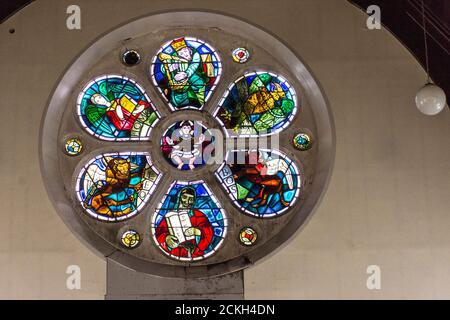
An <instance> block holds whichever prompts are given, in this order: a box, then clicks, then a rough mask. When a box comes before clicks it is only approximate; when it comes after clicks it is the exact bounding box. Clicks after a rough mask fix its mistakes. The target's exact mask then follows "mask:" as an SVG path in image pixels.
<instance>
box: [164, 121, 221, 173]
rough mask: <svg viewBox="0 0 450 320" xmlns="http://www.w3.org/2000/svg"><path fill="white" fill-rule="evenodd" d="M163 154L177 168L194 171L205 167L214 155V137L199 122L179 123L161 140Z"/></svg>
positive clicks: (168, 130) (171, 127)
mask: <svg viewBox="0 0 450 320" xmlns="http://www.w3.org/2000/svg"><path fill="white" fill-rule="evenodd" d="M161 152H162V153H163V155H164V158H165V159H166V160H167V162H169V163H170V164H171V165H172V166H174V167H175V168H177V169H179V170H194V169H195V168H198V167H201V166H203V165H205V164H206V162H207V161H208V160H209V159H210V158H211V156H212V155H213V152H214V137H213V136H212V135H211V132H210V131H209V130H208V129H207V128H206V127H205V126H204V125H202V124H201V122H199V121H190V120H184V121H179V122H176V123H174V124H173V125H172V126H170V127H169V129H167V131H166V132H165V133H164V135H163V137H162V138H161Z"/></svg>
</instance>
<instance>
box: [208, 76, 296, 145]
mask: <svg viewBox="0 0 450 320" xmlns="http://www.w3.org/2000/svg"><path fill="white" fill-rule="evenodd" d="M296 111H297V99H296V94H295V92H294V89H293V88H292V87H291V86H290V84H289V83H288V82H287V81H286V80H285V79H284V78H283V77H281V76H279V75H276V74H273V73H270V72H253V73H247V74H245V75H244V76H242V77H240V78H239V79H237V80H236V81H235V82H234V83H232V84H231V85H230V86H229V87H228V89H227V91H226V92H225V95H224V96H223V98H222V99H221V100H220V102H219V107H218V108H217V109H216V111H215V112H214V116H215V117H216V119H217V120H218V121H219V122H220V123H221V124H222V125H223V126H224V127H225V129H228V130H227V134H228V135H230V136H264V135H270V134H273V133H276V132H279V131H281V130H283V129H284V128H285V127H287V126H288V125H289V123H290V122H291V120H292V118H293V117H294V115H295V113H296Z"/></svg>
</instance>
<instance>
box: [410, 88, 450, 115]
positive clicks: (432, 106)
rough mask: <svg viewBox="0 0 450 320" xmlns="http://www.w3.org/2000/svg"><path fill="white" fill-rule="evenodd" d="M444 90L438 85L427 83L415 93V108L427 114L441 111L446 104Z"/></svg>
mask: <svg viewBox="0 0 450 320" xmlns="http://www.w3.org/2000/svg"><path fill="white" fill-rule="evenodd" d="M446 100H447V98H446V96H445V92H444V90H442V89H441V88H439V87H438V86H436V85H434V84H432V83H427V84H426V85H425V86H424V87H423V88H422V89H420V90H419V92H418V93H417V95H416V105H417V108H418V109H419V110H420V112H422V113H423V114H425V115H427V116H434V115H436V114H438V113H439V112H441V111H442V110H443V109H444V107H445V105H446Z"/></svg>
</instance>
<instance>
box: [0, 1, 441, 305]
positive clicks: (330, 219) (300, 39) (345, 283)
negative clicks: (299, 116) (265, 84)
mask: <svg viewBox="0 0 450 320" xmlns="http://www.w3.org/2000/svg"><path fill="white" fill-rule="evenodd" d="M74 3H76V4H79V5H80V6H81V10H82V30H81V31H68V30H67V29H66V27H65V19H66V17H67V15H66V14H65V12H66V8H67V6H68V5H69V4H74ZM112 3H114V5H112ZM170 8H203V9H215V10H221V11H223V12H226V13H229V14H232V15H236V16H241V17H243V18H244V19H247V20H249V21H251V22H253V23H256V24H259V25H261V26H263V27H264V28H266V29H269V30H272V32H274V33H275V34H276V35H278V36H279V37H281V38H282V39H284V40H285V41H286V42H288V43H289V45H290V46H291V47H293V48H294V49H295V50H296V51H297V52H298V53H299V54H300V55H301V57H302V58H303V59H304V60H305V61H306V63H307V64H308V65H309V67H310V68H311V70H312V72H313V74H314V75H315V76H316V78H317V79H318V81H319V82H320V83H321V85H322V86H323V89H324V92H325V93H326V95H327V97H328V100H329V102H330V105H331V108H332V110H333V113H334V117H335V122H336V134H337V156H336V165H335V169H334V174H333V177H332V180H331V184H330V188H329V191H328V193H327V195H326V197H325V199H324V201H323V203H322V205H321V206H320V208H319V210H318V211H317V212H316V214H315V215H314V217H313V218H312V219H311V220H310V223H309V224H308V225H307V226H306V228H304V230H303V232H302V233H301V234H300V235H299V236H298V237H297V238H295V239H294V240H293V241H292V242H291V243H290V244H289V245H288V246H287V247H285V248H284V249H283V250H281V251H280V252H279V253H277V254H276V255H274V256H272V257H271V258H269V259H268V260H266V261H264V262H262V263H260V264H259V265H257V266H256V267H254V268H252V269H249V270H248V271H246V274H245V286H246V297H247V298H249V299H253V298H295V299H302V298H325V299H326V298H447V299H448V298H450V285H449V284H450V270H449V268H448V266H449V265H450V250H449V247H450V232H448V230H449V227H450V197H449V196H448V195H449V194H450V148H449V142H450V125H449V124H450V112H449V110H448V109H446V110H445V111H444V112H443V113H442V114H440V115H439V116H436V117H425V116H422V115H421V114H420V113H419V112H418V111H417V110H416V108H415V105H414V100H413V98H414V96H415V93H416V91H417V89H418V88H419V87H420V86H421V85H422V84H423V82H424V81H425V74H424V71H423V69H422V68H421V67H420V66H419V65H418V63H417V62H416V61H415V60H414V58H413V57H412V56H411V55H410V54H409V53H408V51H407V50H406V49H405V48H403V47H402V46H401V44H400V43H399V42H398V41H396V40H395V39H394V38H393V37H392V36H391V35H390V34H389V33H388V32H386V31H384V30H383V31H369V30H367V29H366V28H365V19H366V18H365V16H364V15H363V13H362V12H360V11H358V10H357V9H356V8H354V7H353V6H351V5H350V4H349V3H347V2H346V1H344V0H322V1H317V0H285V1H276V2H274V1H269V0H260V1H235V0H228V1H206V0H198V1H189V3H187V2H186V1H172V0H165V1H161V0H153V1H144V0H128V1H125V0H120V1H114V2H112V1H108V0H96V1H87V0H77V1H76V2H73V1H66V0H62V1H61V0H37V1H36V2H35V3H33V4H31V5H30V6H28V7H27V8H25V9H24V10H22V11H21V12H19V13H18V14H16V15H15V16H13V17H12V18H10V19H9V20H8V21H7V22H6V23H4V24H2V25H0V43H1V45H0V74H1V75H2V77H1V86H0V97H1V98H0V99H1V100H0V101H1V103H0V107H1V110H2V112H1V119H2V125H1V126H0V137H1V144H0V161H1V163H2V165H1V166H0V176H1V181H2V189H1V192H0V203H2V205H3V209H2V210H1V214H0V235H1V237H2V241H1V242H0V298H5V299H17V298H31V299H39V298H75V299H78V298H103V295H104V291H105V279H106V276H105V272H106V270H105V263H104V261H103V260H101V259H100V258H98V257H97V256H96V255H94V254H93V253H91V252H90V251H89V249H87V248H86V247H84V246H83V245H82V244H81V243H80V242H78V240H77V239H75V237H74V236H73V235H72V234H71V233H70V231H69V230H68V229H67V228H66V227H65V225H64V224H63V223H62V221H61V220H60V218H59V217H58V215H57V213H56V212H55V211H54V209H53V207H52V206H51V204H50V202H49V200H48V198H47V195H46V192H45V190H44V186H43V183H42V181H41V177H40V172H39V161H38V134H39V125H40V119H41V116H42V114H43V110H44V108H45V105H46V101H47V98H48V96H49V94H50V92H51V90H52V88H53V86H54V84H55V83H56V81H57V79H58V77H59V76H60V74H61V73H62V72H63V70H64V68H65V67H66V66H67V65H68V64H69V62H70V61H71V60H72V59H73V58H74V57H75V56H76V55H77V54H78V53H79V52H80V51H81V50H82V49H83V48H84V47H85V46H86V45H87V44H88V43H89V42H91V41H92V40H94V39H95V38H96V37H97V36H99V35H100V34H101V33H103V32H105V31H107V30H109V29H111V28H113V27H114V26H116V25H118V24H121V23H123V22H125V21H127V20H129V19H131V18H133V17H136V16H140V15H143V14H146V13H151V12H154V11H158V10H168V9H170ZM10 28H15V29H16V32H15V33H14V34H10V33H9V32H8V30H9V29H10ZM70 264H77V265H80V266H81V268H82V290H80V291H68V290H67V289H66V286H65V281H66V277H67V275H66V274H65V270H66V267H67V266H68V265H70ZM370 264H377V265H379V266H380V267H381V270H382V290H381V291H377V292H373V291H369V290H367V288H366V278H367V275H366V273H365V271H366V268H367V266H368V265H370Z"/></svg>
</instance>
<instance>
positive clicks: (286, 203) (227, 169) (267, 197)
mask: <svg viewBox="0 0 450 320" xmlns="http://www.w3.org/2000/svg"><path fill="white" fill-rule="evenodd" d="M216 177H217V178H218V179H219V181H220V182H221V184H222V187H223V188H225V190H226V191H227V193H228V194H229V196H230V197H231V198H232V200H233V201H234V203H235V205H236V206H237V207H239V208H240V209H241V210H243V211H244V212H246V213H248V214H251V215H254V216H258V217H262V218H266V217H273V216H277V215H280V214H282V213H283V212H285V211H286V210H287V209H288V208H289V207H290V206H292V205H293V204H294V202H295V201H296V199H297V197H298V195H299V192H300V187H301V183H300V182H301V181H300V174H299V171H298V169H297V167H296V166H295V164H294V163H293V162H292V161H291V160H290V159H289V158H288V157H286V156H285V155H283V154H282V153H281V152H278V151H275V150H272V151H270V150H258V151H256V150H254V151H253V150H251V151H247V150H242V151H231V152H229V153H228V154H227V158H226V162H224V163H223V164H222V165H221V166H220V168H219V169H218V170H217V172H216Z"/></svg>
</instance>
